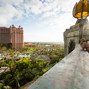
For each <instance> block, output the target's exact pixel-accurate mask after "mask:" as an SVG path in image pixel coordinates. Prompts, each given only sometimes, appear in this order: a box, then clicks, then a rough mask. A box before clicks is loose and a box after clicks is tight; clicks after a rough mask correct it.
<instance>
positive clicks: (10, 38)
mask: <svg viewBox="0 0 89 89" xmlns="http://www.w3.org/2000/svg"><path fill="white" fill-rule="evenodd" d="M23 35H24V33H23V28H22V27H21V26H19V27H18V28H16V27H15V26H14V25H12V26H10V27H9V28H7V27H0V46H7V47H8V48H13V49H21V48H23V47H24V36H23Z"/></svg>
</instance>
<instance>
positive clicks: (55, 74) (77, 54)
mask: <svg viewBox="0 0 89 89" xmlns="http://www.w3.org/2000/svg"><path fill="white" fill-rule="evenodd" d="M27 89H89V53H88V52H86V51H82V49H81V47H80V45H77V46H76V48H75V49H74V50H73V51H72V52H71V53H70V54H69V55H68V56H66V57H65V58H64V59H63V60H62V61H61V62H59V63H58V64H56V65H55V66H54V67H53V68H51V69H50V70H49V71H48V72H46V73H45V74H44V75H43V76H41V77H40V78H39V79H37V80H36V82H34V83H33V84H32V85H30V86H29V87H28V88H27Z"/></svg>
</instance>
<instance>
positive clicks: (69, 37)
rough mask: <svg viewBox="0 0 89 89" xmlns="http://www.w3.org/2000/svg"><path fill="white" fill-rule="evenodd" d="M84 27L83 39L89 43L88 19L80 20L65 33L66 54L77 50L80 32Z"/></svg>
mask: <svg viewBox="0 0 89 89" xmlns="http://www.w3.org/2000/svg"><path fill="white" fill-rule="evenodd" d="M81 27H82V32H83V33H82V38H85V39H86V40H87V41H89V22H88V20H87V19H78V20H77V21H76V23H75V25H73V26H71V27H70V28H69V29H66V31H65V32H64V52H65V53H64V54H65V56H66V55H67V54H69V53H70V52H71V51H73V49H74V48H75V45H76V44H78V43H79V30H81Z"/></svg>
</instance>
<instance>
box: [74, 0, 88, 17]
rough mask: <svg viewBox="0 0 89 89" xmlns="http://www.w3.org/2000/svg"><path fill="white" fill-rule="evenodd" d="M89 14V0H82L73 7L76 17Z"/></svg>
mask: <svg viewBox="0 0 89 89" xmlns="http://www.w3.org/2000/svg"><path fill="white" fill-rule="evenodd" d="M88 15H89V0H80V1H79V2H78V3H76V4H75V6H74V8H73V16H74V17H75V18H84V17H87V16H88Z"/></svg>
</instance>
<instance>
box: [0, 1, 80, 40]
mask: <svg viewBox="0 0 89 89" xmlns="http://www.w3.org/2000/svg"><path fill="white" fill-rule="evenodd" d="M77 1H79V0H0V26H6V27H9V26H10V25H12V24H14V25H15V26H16V27H18V26H19V25H21V26H22V27H23V30H24V41H25V42H63V32H64V31H65V29H67V28H69V27H70V26H71V25H74V24H75V22H76V19H75V18H74V17H73V16H72V9H73V6H74V4H75V3H76V2H77Z"/></svg>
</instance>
